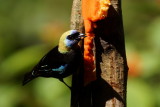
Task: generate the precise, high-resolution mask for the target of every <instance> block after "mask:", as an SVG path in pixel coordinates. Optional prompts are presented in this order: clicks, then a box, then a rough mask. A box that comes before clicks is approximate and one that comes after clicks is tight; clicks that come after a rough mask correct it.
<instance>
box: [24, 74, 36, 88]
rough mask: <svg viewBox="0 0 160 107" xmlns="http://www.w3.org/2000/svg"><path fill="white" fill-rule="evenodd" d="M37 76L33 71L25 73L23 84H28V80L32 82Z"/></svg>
mask: <svg viewBox="0 0 160 107" xmlns="http://www.w3.org/2000/svg"><path fill="white" fill-rule="evenodd" d="M36 77H37V76H35V75H34V74H33V71H32V72H29V73H27V74H25V75H24V79H23V82H22V85H23V86H24V85H25V84H27V83H28V82H30V81H31V80H33V79H35V78H36Z"/></svg>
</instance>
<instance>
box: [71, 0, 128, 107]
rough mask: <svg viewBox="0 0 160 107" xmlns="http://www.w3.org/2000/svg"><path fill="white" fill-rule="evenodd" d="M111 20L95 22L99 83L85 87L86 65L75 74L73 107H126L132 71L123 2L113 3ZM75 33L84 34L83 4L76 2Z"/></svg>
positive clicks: (73, 20) (73, 9) (115, 0)
mask: <svg viewBox="0 0 160 107" xmlns="http://www.w3.org/2000/svg"><path fill="white" fill-rule="evenodd" d="M111 4H112V5H111V6H110V8H109V12H108V16H107V18H105V19H104V20H101V21H97V22H95V23H96V24H97V28H96V29H95V30H94V33H95V39H94V44H95V57H96V75H97V80H95V81H93V82H91V83H90V84H88V85H87V86H85V87H84V85H83V83H84V82H83V72H81V71H83V65H82V66H81V69H80V70H79V71H78V72H77V73H76V74H73V81H72V84H73V90H72V92H71V93H72V95H71V107H126V86H127V74H128V67H127V61H126V54H125V43H124V31H123V21H122V11H121V0H111ZM71 29H77V30H79V31H82V32H83V31H84V26H83V20H82V16H81V0H74V1H73V7H72V15H71Z"/></svg>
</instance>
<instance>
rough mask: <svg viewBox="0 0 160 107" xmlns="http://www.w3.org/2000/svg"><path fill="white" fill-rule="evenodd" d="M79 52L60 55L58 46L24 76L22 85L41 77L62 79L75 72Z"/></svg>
mask: <svg viewBox="0 0 160 107" xmlns="http://www.w3.org/2000/svg"><path fill="white" fill-rule="evenodd" d="M80 55H81V53H80V50H79V49H78V52H77V50H76V51H71V52H68V53H66V54H62V53H60V52H59V51H58V46H57V47H55V48H53V49H52V50H51V51H49V52H48V53H47V54H46V55H45V56H44V57H43V58H42V59H41V60H40V61H39V63H38V64H37V65H36V66H35V67H34V68H33V70H32V71H31V72H29V73H27V74H26V75H25V78H24V81H23V84H26V83H28V82H29V81H31V80H32V79H34V78H36V77H39V76H42V77H55V78H64V77H66V76H68V75H70V74H71V73H72V72H73V71H75V70H76V68H77V66H78V65H79V62H80V61H79V60H80Z"/></svg>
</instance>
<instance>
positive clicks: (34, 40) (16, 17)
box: [0, 0, 160, 107]
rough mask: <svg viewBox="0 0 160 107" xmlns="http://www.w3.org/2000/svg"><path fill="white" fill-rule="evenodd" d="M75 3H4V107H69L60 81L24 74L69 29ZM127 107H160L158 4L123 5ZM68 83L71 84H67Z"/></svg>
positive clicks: (0, 99) (0, 29)
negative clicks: (28, 78)
mask: <svg viewBox="0 0 160 107" xmlns="http://www.w3.org/2000/svg"><path fill="white" fill-rule="evenodd" d="M71 5H72V0H0V107H69V106H70V91H69V89H68V88H67V87H66V86H64V85H63V84H62V83H61V82H59V81H58V80H57V79H53V78H48V79H46V78H38V79H35V80H34V81H32V82H30V83H29V84H28V85H26V86H21V82H22V79H23V75H24V73H26V72H28V71H30V70H31V69H32V67H33V66H34V65H35V64H36V63H37V62H38V61H39V59H40V58H41V57H42V56H43V55H44V54H45V53H46V52H47V51H48V50H50V49H51V48H52V47H54V46H55V45H56V44H57V43H58V39H59V36H60V35H61V34H62V33H63V32H64V31H66V30H68V29H69V24H70V13H71ZM122 7H123V20H124V30H125V41H126V51H127V59H128V65H129V68H130V70H129V79H128V87H127V88H128V90H127V92H128V95H127V103H128V104H127V105H128V107H160V72H159V70H160V0H141V1H140V0H123V1H122ZM66 81H67V83H70V80H69V79H66Z"/></svg>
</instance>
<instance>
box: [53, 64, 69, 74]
mask: <svg viewBox="0 0 160 107" xmlns="http://www.w3.org/2000/svg"><path fill="white" fill-rule="evenodd" d="M67 65H68V64H65V65H61V66H60V67H59V68H54V69H52V71H59V74H62V73H63V72H64V71H65V70H66V68H67Z"/></svg>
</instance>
